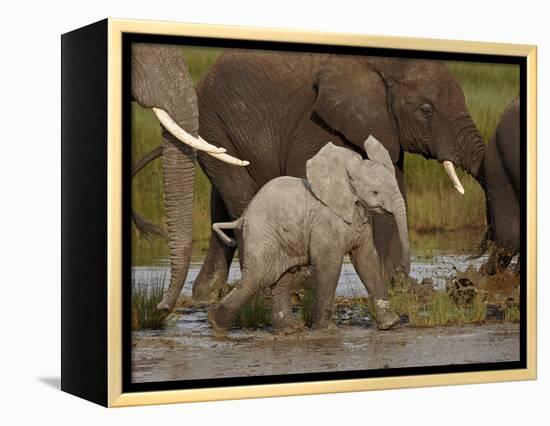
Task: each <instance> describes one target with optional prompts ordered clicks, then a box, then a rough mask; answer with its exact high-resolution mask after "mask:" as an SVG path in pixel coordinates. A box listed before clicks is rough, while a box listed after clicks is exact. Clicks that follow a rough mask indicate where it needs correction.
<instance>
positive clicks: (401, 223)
mask: <svg viewBox="0 0 550 426" xmlns="http://www.w3.org/2000/svg"><path fill="white" fill-rule="evenodd" d="M392 212H393V216H394V218H395V223H396V224H397V231H398V234H399V241H400V242H401V255H402V262H403V263H402V266H403V270H404V272H405V274H407V275H409V272H410V269H411V255H410V246H409V230H408V227H407V209H406V207H405V200H404V199H403V196H402V195H401V193H400V192H399V190H397V194H396V195H395V197H394V199H393V206H392Z"/></svg>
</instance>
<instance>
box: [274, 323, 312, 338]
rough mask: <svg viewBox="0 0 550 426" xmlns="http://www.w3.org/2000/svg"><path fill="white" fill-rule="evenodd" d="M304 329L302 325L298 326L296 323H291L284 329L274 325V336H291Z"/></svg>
mask: <svg viewBox="0 0 550 426" xmlns="http://www.w3.org/2000/svg"><path fill="white" fill-rule="evenodd" d="M304 327H305V326H304V325H302V324H298V323H297V322H293V323H292V324H288V325H286V326H284V327H281V326H277V325H275V330H274V334H278V335H281V336H288V335H291V334H295V333H299V332H300V331H302V330H303V329H304Z"/></svg>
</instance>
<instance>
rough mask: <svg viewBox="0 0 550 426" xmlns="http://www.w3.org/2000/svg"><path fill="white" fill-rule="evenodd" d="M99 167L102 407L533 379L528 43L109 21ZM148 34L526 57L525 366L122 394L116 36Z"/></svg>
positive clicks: (533, 165) (533, 122) (532, 73)
mask: <svg viewBox="0 0 550 426" xmlns="http://www.w3.org/2000/svg"><path fill="white" fill-rule="evenodd" d="M108 32H109V34H108V92H109V93H108V148H107V152H108V165H107V174H108V176H107V186H108V188H107V232H108V235H107V247H108V248H107V252H108V260H107V269H108V297H107V305H108V306H107V312H108V321H107V327H108V329H107V336H108V360H107V363H108V405H109V406H110V407H122V406H131V405H146V404H167V403H177V402H197V401H214V400H226V399H244V398H260V397H274V396H290V395H304V394H320V393H335V392H355V391H366V390H380V389H396V388H411V387H426V386H443V385H460V384H471V383H490V382H502V381H515V380H534V379H536V377H537V364H536V362H537V358H536V357H537V346H536V336H537V324H536V318H537V306H536V282H537V237H536V226H537V224H536V221H537V200H536V197H537V196H536V194H537V182H536V176H537V156H536V152H537V148H536V142H537V140H536V138H537V135H536V132H537V116H536V108H537V82H536V79H537V50H536V46H532V45H519V44H501V43H487V42H471V41H456V40H437V39H423V38H408V37H391V36H372V35H357V34H337V33H321V32H312V31H307V32H305V31H288V30H277V29H262V28H253V27H235V26H222V25H203V24H182V23H173V22H155V21H139V20H123V19H113V18H110V19H109V24H108ZM123 33H137V34H155V35H175V36H192V37H206V38H225V39H247V40H261V41H275V42H295V43H316V44H326V45H343V46H365V47H367V46H368V47H376V48H387V49H410V50H424V51H443V52H456V53H477V54H485V55H506V56H518V57H524V58H527V145H528V146H527V252H528V254H529V255H528V257H527V288H526V294H527V300H526V306H527V336H526V337H527V368H525V369H515V370H495V371H481V372H469V373H445V374H430V375H408V376H396V377H381V378H368V379H346V380H331V381H318V382H295V383H286V384H266V385H253V386H237V387H233V386H231V387H216V388H203V389H187V390H185V389H182V390H170V391H150V392H132V393H122V90H121V87H122V86H121V84H122V34H123Z"/></svg>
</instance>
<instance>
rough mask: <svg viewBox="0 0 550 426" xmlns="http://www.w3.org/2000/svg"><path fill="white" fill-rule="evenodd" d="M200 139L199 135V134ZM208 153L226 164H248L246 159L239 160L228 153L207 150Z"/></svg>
mask: <svg viewBox="0 0 550 426" xmlns="http://www.w3.org/2000/svg"><path fill="white" fill-rule="evenodd" d="M199 139H200V136H199ZM208 155H211V156H212V157H214V158H216V159H218V160H220V161H223V162H224V163H227V164H232V165H233V166H243V167H244V166H248V165H249V164H250V163H249V162H248V161H246V160H239V159H238V158H235V157H232V156H231V155H229V154H214V153H212V152H208Z"/></svg>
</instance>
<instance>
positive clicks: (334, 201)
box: [306, 142, 362, 223]
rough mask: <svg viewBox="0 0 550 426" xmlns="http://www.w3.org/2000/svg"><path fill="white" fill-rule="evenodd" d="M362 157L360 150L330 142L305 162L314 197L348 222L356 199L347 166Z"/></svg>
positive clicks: (357, 163) (355, 164) (351, 216)
mask: <svg viewBox="0 0 550 426" xmlns="http://www.w3.org/2000/svg"><path fill="white" fill-rule="evenodd" d="M361 161H362V158H361V156H360V155H359V154H357V153H355V152H353V151H351V150H349V149H347V148H342V147H338V146H336V145H334V144H333V143H332V142H329V143H327V144H326V145H325V146H324V147H323V148H322V149H321V150H320V151H319V152H318V153H317V154H316V155H315V156H314V157H313V158H311V159H309V160H308V161H307V163H306V175H307V180H308V182H309V185H310V187H311V190H312V192H313V194H314V195H315V197H317V198H318V199H319V200H320V201H321V202H322V203H323V204H325V205H326V206H327V207H328V208H330V209H331V210H332V211H333V212H334V213H335V214H336V215H337V216H339V217H341V218H342V219H344V220H345V221H346V222H347V223H351V222H352V220H353V209H354V208H355V203H356V201H357V197H356V195H355V194H354V193H353V192H352V189H351V186H350V178H349V173H348V169H350V168H353V167H354V166H357V165H360V164H361Z"/></svg>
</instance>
